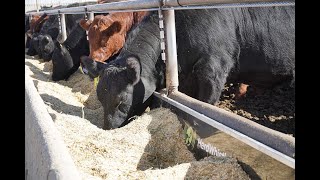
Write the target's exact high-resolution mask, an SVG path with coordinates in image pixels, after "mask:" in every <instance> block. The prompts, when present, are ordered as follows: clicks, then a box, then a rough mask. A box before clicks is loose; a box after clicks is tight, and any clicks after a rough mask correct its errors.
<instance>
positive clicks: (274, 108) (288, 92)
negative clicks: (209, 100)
mask: <svg viewBox="0 0 320 180" xmlns="http://www.w3.org/2000/svg"><path fill="white" fill-rule="evenodd" d="M237 87H238V86H237V84H232V83H229V84H226V85H225V88H224V91H223V93H222V95H221V97H220V102H219V103H218V104H217V106H218V107H220V108H222V109H225V110H227V111H230V112H233V113H235V114H238V115H240V116H243V117H245V118H248V119H250V120H252V121H255V122H256V123H259V124H261V125H264V126H266V127H269V128H271V129H274V130H277V131H280V132H283V133H285V134H289V135H292V136H295V90H294V88H289V87H288V84H280V85H277V86H275V87H273V88H269V89H264V91H262V92H261V90H260V91H259V89H258V90H257V88H255V87H250V86H249V87H248V91H247V93H246V97H244V98H241V99H239V100H235V92H236V89H237Z"/></svg>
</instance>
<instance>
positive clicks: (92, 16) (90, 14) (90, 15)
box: [89, 12, 94, 21]
mask: <svg viewBox="0 0 320 180" xmlns="http://www.w3.org/2000/svg"><path fill="white" fill-rule="evenodd" d="M93 19H94V13H93V12H91V13H89V20H91V21H93Z"/></svg>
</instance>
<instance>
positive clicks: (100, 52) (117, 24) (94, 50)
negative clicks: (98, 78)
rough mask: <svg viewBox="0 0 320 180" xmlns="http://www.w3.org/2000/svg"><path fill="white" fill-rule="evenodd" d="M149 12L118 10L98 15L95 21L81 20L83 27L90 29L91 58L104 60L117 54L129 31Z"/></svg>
mask: <svg viewBox="0 0 320 180" xmlns="http://www.w3.org/2000/svg"><path fill="white" fill-rule="evenodd" d="M148 14H149V12H147V11H141V12H116V13H110V14H108V15H105V16H104V15H97V16H95V18H94V20H93V21H90V20H84V19H82V20H81V21H80V25H81V27H82V28H83V29H85V30H87V31H88V37H89V45H90V55H89V58H91V59H93V60H95V61H99V62H104V61H107V60H108V59H109V58H110V57H112V56H113V55H115V54H117V53H118V52H119V50H120V49H121V48H122V47H123V45H124V43H125V40H126V36H127V33H128V31H130V29H131V28H132V27H133V25H135V24H138V23H140V22H141V21H142V19H143V18H144V17H145V16H147V15H148Z"/></svg>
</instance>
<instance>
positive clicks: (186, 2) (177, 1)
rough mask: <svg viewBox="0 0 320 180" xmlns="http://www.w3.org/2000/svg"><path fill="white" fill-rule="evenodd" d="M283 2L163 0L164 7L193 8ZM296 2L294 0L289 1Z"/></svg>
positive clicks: (267, 0)
mask: <svg viewBox="0 0 320 180" xmlns="http://www.w3.org/2000/svg"><path fill="white" fill-rule="evenodd" d="M264 2H283V0H163V6H164V7H166V6H167V7H176V6H192V5H196V6H199V5H214V4H236V3H264ZM289 2H294V0H289Z"/></svg>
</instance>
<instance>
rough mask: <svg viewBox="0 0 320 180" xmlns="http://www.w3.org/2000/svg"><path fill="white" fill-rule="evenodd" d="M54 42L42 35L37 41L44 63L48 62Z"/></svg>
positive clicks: (49, 37)
mask: <svg viewBox="0 0 320 180" xmlns="http://www.w3.org/2000/svg"><path fill="white" fill-rule="evenodd" d="M54 46H55V45H54V42H53V40H52V38H51V36H49V35H43V36H42V37H41V38H40V39H39V50H40V51H41V54H42V58H43V60H44V61H50V60H51V57H52V53H53V51H54Z"/></svg>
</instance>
